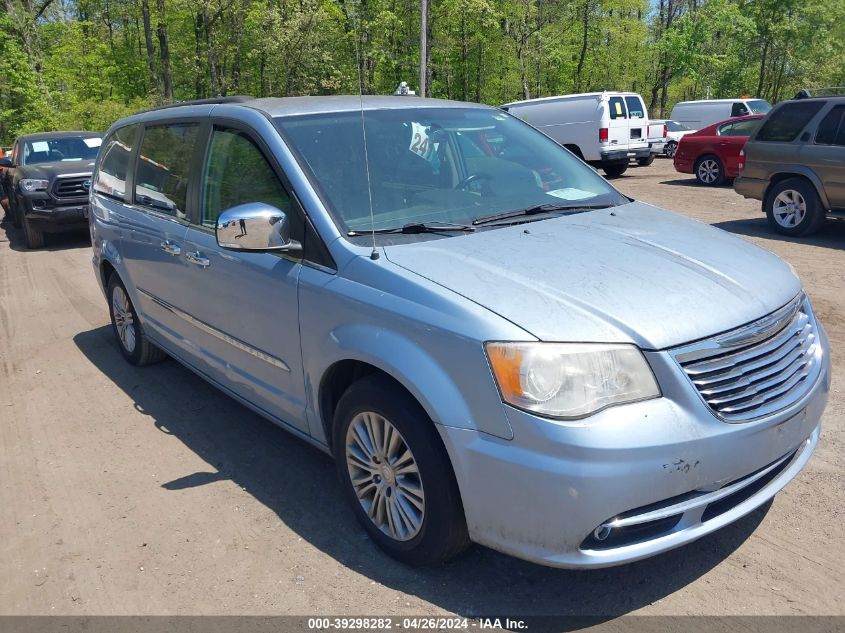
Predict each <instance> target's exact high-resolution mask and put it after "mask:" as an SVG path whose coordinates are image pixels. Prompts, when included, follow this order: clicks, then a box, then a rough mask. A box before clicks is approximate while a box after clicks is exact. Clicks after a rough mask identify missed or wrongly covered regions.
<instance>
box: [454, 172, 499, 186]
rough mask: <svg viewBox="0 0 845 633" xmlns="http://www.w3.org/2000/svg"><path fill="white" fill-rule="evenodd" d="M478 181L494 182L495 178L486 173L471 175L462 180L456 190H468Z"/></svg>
mask: <svg viewBox="0 0 845 633" xmlns="http://www.w3.org/2000/svg"><path fill="white" fill-rule="evenodd" d="M478 180H493V176H491V175H490V174H485V173H484V172H478V173H477V174H470V175H469V176H467V177H466V178H464V179H463V180H461V182H459V183H458V184H457V185H455V189H466V188H467V187H469V186H470V185H471V184H472V183H474V182H476V181H478Z"/></svg>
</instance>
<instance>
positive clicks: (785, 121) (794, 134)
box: [757, 101, 825, 143]
mask: <svg viewBox="0 0 845 633" xmlns="http://www.w3.org/2000/svg"><path fill="white" fill-rule="evenodd" d="M824 103H825V102H824V101H796V102H793V103H786V104H784V105H783V106H781V107H780V109H778V110H775V111H774V112H772V114H770V115H769V116H768V118H767V119H766V120H765V123H763V127H761V128H760V132H759V133H758V134H757V140H758V141H770V142H775V143H777V142H780V143H790V142H792V141H794V140H795V139H796V138H798V135H799V134H800V133H801V130H803V129H804V127H805V126H806V125H807V123H809V122H810V119H812V118H813V117H814V116H815V115H816V114H817V113H818V111H819V110H821V109H822V107H823V106H824Z"/></svg>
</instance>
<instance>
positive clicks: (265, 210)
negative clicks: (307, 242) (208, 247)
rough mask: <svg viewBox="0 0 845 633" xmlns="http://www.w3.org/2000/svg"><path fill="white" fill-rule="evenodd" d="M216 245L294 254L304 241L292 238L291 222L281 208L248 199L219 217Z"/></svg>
mask: <svg viewBox="0 0 845 633" xmlns="http://www.w3.org/2000/svg"><path fill="white" fill-rule="evenodd" d="M215 232H216V235H217V244H218V245H219V246H221V247H223V248H228V249H230V250H233V251H275V252H280V253H294V252H297V251H300V250H302V244H300V243H299V242H297V241H296V240H292V239H291V237H290V221H289V220H288V216H287V214H286V213H285V212H284V211H282V210H281V209H277V208H276V207H274V206H272V205H269V204H265V203H264V202H248V203H246V204H239V205H238V206H236V207H232V208H231V209H226V210H225V211H224V212H223V213H221V214H220V217H218V218H217V228H216V231H215Z"/></svg>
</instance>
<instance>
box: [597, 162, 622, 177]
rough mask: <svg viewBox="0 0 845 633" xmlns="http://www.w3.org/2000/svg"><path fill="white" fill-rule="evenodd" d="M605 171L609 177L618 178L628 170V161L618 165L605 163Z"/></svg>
mask: <svg viewBox="0 0 845 633" xmlns="http://www.w3.org/2000/svg"><path fill="white" fill-rule="evenodd" d="M602 169H603V170H604V173H605V174H607V177H608V178H618V177H619V176H621V175H622V174H624V173H625V172H626V171H628V163H620V164H618V165H604V166H603V167H602Z"/></svg>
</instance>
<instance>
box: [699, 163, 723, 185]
mask: <svg viewBox="0 0 845 633" xmlns="http://www.w3.org/2000/svg"><path fill="white" fill-rule="evenodd" d="M695 178H696V180H698V182H700V183H701V184H702V185H704V186H706V187H717V186H719V185H721V184H722V183H723V182H725V168H724V166H723V165H722V161H720V160H719V159H718V157H716V156H711V155H707V156H702V157H701V158H699V159H698V160H697V161H696V162H695Z"/></svg>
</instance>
